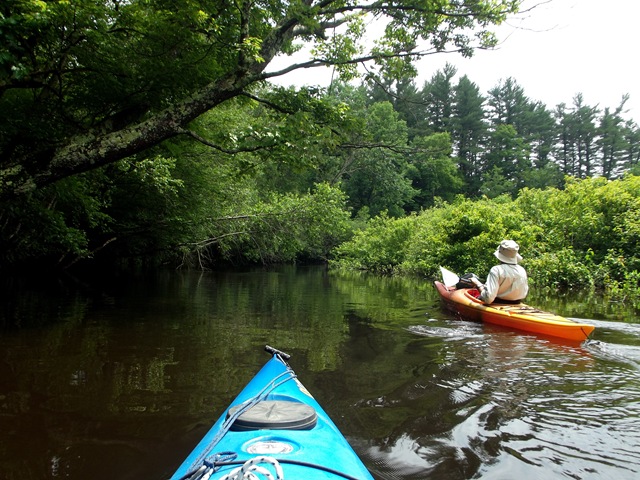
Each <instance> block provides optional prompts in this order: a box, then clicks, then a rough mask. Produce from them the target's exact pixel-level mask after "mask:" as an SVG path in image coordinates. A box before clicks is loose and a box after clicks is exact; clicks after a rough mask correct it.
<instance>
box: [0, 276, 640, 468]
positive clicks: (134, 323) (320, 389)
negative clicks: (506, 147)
mask: <svg viewBox="0 0 640 480" xmlns="http://www.w3.org/2000/svg"><path fill="white" fill-rule="evenodd" d="M3 281H4V282H5V285H4V289H3V291H4V292H5V293H6V294H7V295H5V296H3V299H2V304H1V305H2V306H1V308H0V326H1V328H2V332H1V334H0V355H1V356H0V472H2V478H3V479H7V480H14V479H15V480H17V479H21V480H24V479H27V480H29V479H54V478H59V477H62V478H68V479H72V480H73V479H86V478H92V479H95V480H101V479H105V480H106V479H109V480H111V479H122V480H128V479H139V478H145V479H163V478H168V477H169V476H170V474H171V473H172V472H173V471H174V470H175V468H177V466H178V465H179V464H180V462H181V461H182V459H183V458H184V457H185V456H186V454H187V453H188V452H189V451H190V449H191V448H193V446H194V445H195V444H196V443H197V441H198V440H199V439H200V438H201V436H202V435H203V434H204V433H205V432H206V430H207V429H208V428H209V426H210V425H211V424H212V422H213V421H214V420H215V419H216V418H217V416H218V415H219V414H220V412H221V411H222V410H223V409H224V408H225V407H226V406H227V405H228V403H229V402H230V401H231V400H232V399H233V397H234V396H235V395H236V394H237V393H238V392H239V391H240V389H241V388H242V387H243V386H244V385H245V383H246V382H247V381H248V380H249V379H250V378H251V377H252V376H253V374H254V373H255V372H256V371H257V370H258V369H259V368H260V366H261V365H262V364H263V362H264V361H265V360H266V357H265V356H264V353H263V352H262V347H263V346H264V345H265V344H271V345H274V346H276V347H278V348H280V349H282V350H285V351H288V352H289V353H291V354H292V360H291V364H292V366H293V367H294V368H295V370H296V372H297V374H298V376H299V377H300V378H301V380H302V381H303V383H304V384H305V386H307V388H308V389H309V390H310V391H311V392H312V393H313V394H314V396H315V397H316V398H317V399H318V401H319V402H320V403H321V404H322V405H323V407H325V410H327V412H328V413H329V415H330V416H331V417H332V418H333V419H334V421H335V422H336V424H337V425H338V427H339V428H340V429H341V430H342V432H343V433H344V434H345V436H346V437H347V438H348V440H349V441H350V442H351V443H352V445H353V446H354V447H355V449H356V450H357V452H358V453H359V454H360V455H361V456H362V458H363V459H364V461H365V462H366V464H367V466H368V467H369V468H370V469H371V471H372V473H373V474H374V476H375V477H376V478H378V479H426V478H434V479H470V478H498V479H506V478H518V477H520V478H545V479H546V478H581V479H589V478H593V479H596V478H616V479H627V478H629V479H631V478H635V477H636V473H635V472H637V471H640V453H638V452H640V371H639V369H638V368H637V366H638V362H639V360H640V354H639V352H638V348H639V346H640V327H639V326H638V318H635V317H633V316H632V315H630V316H627V317H622V316H620V310H619V307H616V308H617V310H616V315H617V316H616V317H615V318H616V319H617V320H613V319H612V318H611V317H610V316H605V315H600V313H597V312H596V313H594V310H592V309H591V307H590V306H589V304H588V303H583V304H581V303H580V302H579V301H578V300H572V299H569V298H563V299H560V300H559V301H558V302H557V303H554V302H553V298H548V297H545V298H541V299H540V303H539V304H538V303H536V301H535V299H532V301H531V302H530V303H531V304H532V305H536V306H539V307H540V308H543V309H545V310H550V311H556V312H558V313H560V314H565V315H566V316H569V315H570V316H572V317H577V318H584V319H590V318H597V320H594V323H595V324H596V331H595V334H594V335H593V340H592V341H589V342H587V343H585V344H583V345H579V344H578V345H569V344H565V343H562V342H558V341H553V340H551V339H548V338H543V337H539V336H535V335H526V334H520V333H517V332H513V331H509V330H506V329H500V328H492V327H490V326H486V325H482V324H477V323H470V322H463V321H460V320H457V319H455V318H453V317H451V316H450V315H449V314H448V313H447V312H446V311H444V310H443V309H442V308H441V305H440V301H439V299H438V297H437V293H436V292H435V290H434V289H433V286H432V285H431V283H430V282H427V281H424V280H419V279H406V278H405V279H401V278H378V277H373V276H368V275H363V274H355V273H354V274H346V275H338V274H335V273H330V272H328V271H327V270H326V269H324V268H319V267H305V268H303V267H287V268H276V269H255V270H244V271H240V270H238V271H233V272H209V273H201V272H157V273H154V274H152V275H144V276H120V277H111V278H107V277H104V278H101V279H100V280H99V281H96V280H86V281H84V282H77V281H74V282H69V281H68V280H65V281H59V280H56V281H53V282H52V281H50V280H44V279H42V280H41V281H38V282H35V283H34V282H33V279H32V280H29V281H18V280H15V279H13V280H11V281H8V280H7V279H5V280H3ZM604 308H605V307H604V306H602V305H599V306H598V310H597V311H598V312H601V311H603V309H604Z"/></svg>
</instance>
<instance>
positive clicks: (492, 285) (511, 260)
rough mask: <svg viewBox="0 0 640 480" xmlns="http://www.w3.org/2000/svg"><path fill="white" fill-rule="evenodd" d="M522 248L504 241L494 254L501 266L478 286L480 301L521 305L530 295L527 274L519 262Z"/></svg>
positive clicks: (511, 242)
mask: <svg viewBox="0 0 640 480" xmlns="http://www.w3.org/2000/svg"><path fill="white" fill-rule="evenodd" d="M518 250H520V246H519V245H518V244H517V243H516V242H514V241H513V240H503V241H502V242H500V245H498V248H497V250H496V251H495V252H494V253H493V254H494V255H495V256H496V258H497V259H498V260H500V264H499V265H495V266H493V267H491V270H489V275H488V276H487V281H486V282H485V283H484V285H482V284H480V285H478V290H479V291H480V300H482V301H483V302H484V303H487V304H489V303H493V302H494V301H495V300H496V299H497V300H498V301H503V302H508V303H519V302H521V301H522V300H524V298H525V297H526V296H527V294H528V293H529V283H528V280H527V272H526V270H525V269H524V268H522V266H521V265H518V262H520V261H522V257H521V256H520V254H519V253H518Z"/></svg>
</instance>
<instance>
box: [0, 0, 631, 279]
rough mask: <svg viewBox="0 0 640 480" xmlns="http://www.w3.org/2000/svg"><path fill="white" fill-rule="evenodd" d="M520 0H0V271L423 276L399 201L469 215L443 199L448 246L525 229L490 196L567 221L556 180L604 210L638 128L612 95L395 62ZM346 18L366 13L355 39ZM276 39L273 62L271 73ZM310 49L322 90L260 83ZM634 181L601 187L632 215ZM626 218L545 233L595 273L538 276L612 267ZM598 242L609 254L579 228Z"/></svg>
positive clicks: (427, 263)
mask: <svg viewBox="0 0 640 480" xmlns="http://www.w3.org/2000/svg"><path fill="white" fill-rule="evenodd" d="M519 3H520V2H517V1H500V2H495V1H479V0H474V1H464V2H449V1H440V0H420V1H417V0H416V1H409V2H408V1H402V2H400V1H398V2H364V3H360V2H351V1H349V2H344V1H330V0H327V1H323V2H314V1H307V0H305V1H294V2H276V3H273V2H268V3H265V2H240V3H235V4H227V3H225V2H206V1H195V2H191V1H190V2H164V1H156V0H154V1H144V2H143V1H131V2H112V1H109V2H91V1H82V0H80V1H59V2H58V1H51V2H42V1H33V0H9V1H8V2H5V3H3V5H2V6H1V7H0V38H1V39H2V43H1V45H2V47H1V48H2V50H1V51H0V245H1V247H0V267H2V268H8V267H14V268H20V267H22V266H38V267H39V268H45V269H53V268H55V269H66V268H70V267H72V266H77V265H82V264H85V263H88V262H93V263H94V264H96V263H97V264H105V265H114V264H118V265H140V264H149V265H169V266H172V267H179V266H189V267H195V268H215V267H218V266H220V265H225V264H232V265H238V264H248V263H261V264H268V263H276V262H301V261H305V262H318V261H322V262H325V261H327V260H329V259H332V258H337V259H338V260H339V261H338V262H337V263H336V264H338V263H339V264H341V265H343V266H344V265H347V264H351V265H352V266H353V267H354V268H366V269H370V270H374V271H385V272H413V273H420V274H432V273H433V268H435V267H434V266H435V265H437V264H438V263H444V260H447V259H452V258H453V257H451V255H452V253H451V252H450V251H448V250H446V249H445V250H438V249H435V250H434V251H430V250H429V249H427V245H425V244H423V243H422V242H420V241H417V242H416V245H423V246H424V248H425V250H424V251H422V252H421V253H420V252H418V251H415V252H412V253H411V255H409V254H408V253H407V251H405V247H406V245H404V244H403V245H400V244H398V245H396V247H397V248H396V247H394V248H389V245H388V244H387V242H391V245H393V244H394V242H396V241H398V242H400V241H401V240H402V239H403V238H404V237H403V236H406V235H409V233H410V231H411V235H416V234H418V233H417V232H418V231H419V230H420V229H421V228H423V226H422V225H421V224H420V222H417V220H416V219H418V218H430V219H431V220H433V221H434V222H435V219H436V218H437V217H438V215H440V214H441V213H442V212H444V211H450V210H455V211H458V210H460V208H463V207H464V209H467V210H471V211H474V212H475V211H481V212H484V215H485V216H486V218H484V219H482V221H480V219H476V218H475V214H473V215H472V216H471V217H469V218H467V217H464V216H463V217H460V218H458V217H455V216H454V218H456V221H457V222H459V223H460V224H459V225H455V226H451V228H452V229H453V231H457V230H456V229H462V230H464V232H462V233H460V236H459V237H455V238H450V239H449V240H448V241H450V242H452V244H451V246H452V247H454V246H455V245H457V243H459V244H460V245H458V247H456V248H460V249H461V248H462V247H463V246H464V247H466V246H467V242H468V241H470V240H469V238H467V236H466V235H467V234H471V233H473V232H477V235H478V238H477V239H476V240H474V241H475V242H480V243H481V244H482V246H483V247H487V246H488V245H489V244H491V242H496V241H499V238H497V237H499V236H500V235H502V234H504V235H507V234H508V233H510V232H512V233H513V234H514V236H518V239H520V240H522V241H523V242H524V244H525V245H532V244H537V243H538V241H539V240H541V239H540V238H538V237H537V235H538V233H536V232H537V230H536V228H538V227H536V228H534V227H533V226H530V225H528V224H527V222H526V221H525V220H523V219H519V220H518V221H515V220H513V219H511V220H509V222H510V223H509V222H507V223H506V224H502V223H500V222H501V221H502V220H500V218H498V217H496V221H497V222H498V223H496V225H493V226H491V225H490V223H491V222H492V221H493V220H494V217H495V214H492V213H491V211H492V210H494V209H495V208H496V206H497V205H498V206H503V205H504V206H506V208H508V209H512V210H513V214H514V215H516V214H518V215H521V216H523V218H525V217H526V218H529V217H527V216H526V215H525V213H524V212H523V211H522V208H523V207H524V200H523V199H527V201H530V202H531V208H533V206H535V205H538V207H539V209H540V211H539V212H537V213H536V215H538V216H540V218H546V217H545V215H546V216H550V218H551V217H553V215H556V214H557V215H560V212H565V214H569V212H570V213H571V214H572V215H576V219H572V220H571V221H572V222H574V225H575V226H576V228H578V227H579V226H580V225H581V223H580V221H579V218H578V217H579V216H580V215H582V214H583V213H582V211H581V210H580V209H579V208H575V207H574V206H573V205H572V204H571V203H570V202H568V201H561V200H560V199H563V198H567V197H565V195H566V194H567V193H569V192H572V191H580V192H582V193H581V194H584V195H588V196H589V198H591V199H592V200H593V201H595V202H596V203H602V204H603V205H606V208H605V207H603V212H604V210H606V211H607V212H609V213H611V212H613V211H614V210H615V209H618V208H621V207H620V206H619V205H618V204H616V203H615V202H614V201H612V200H611V199H609V196H611V195H614V193H615V194H616V195H617V194H618V193H620V192H619V191H618V190H616V189H617V188H622V189H627V190H628V188H627V187H626V185H636V184H635V183H633V182H634V180H632V179H633V178H635V177H634V176H633V175H634V174H635V175H638V174H640V170H639V168H640V167H639V166H638V164H639V160H640V132H639V129H638V125H637V123H636V122H635V121H633V120H632V119H629V118H627V116H626V110H625V102H626V101H627V99H628V97H627V96H626V95H622V98H621V102H620V104H619V105H614V106H610V107H604V108H601V107H599V106H591V105H588V104H586V103H585V101H584V99H583V98H582V96H581V95H580V94H579V93H578V94H576V95H575V97H574V98H572V99H567V100H568V101H567V103H563V104H560V105H556V106H552V107H548V106H546V105H544V104H543V103H542V102H540V101H537V100H535V99H531V98H529V97H528V96H527V94H526V92H525V91H524V89H523V88H522V87H521V86H520V85H518V82H517V80H516V79H514V78H507V79H497V80H496V85H495V87H493V88H492V89H490V90H489V91H488V92H481V91H480V89H479V88H478V86H477V85H476V84H475V83H474V82H473V79H471V78H468V77H467V76H465V75H462V76H459V75H458V72H457V71H456V69H455V68H454V67H453V66H451V65H447V66H446V67H445V68H443V69H442V70H441V71H439V72H436V74H434V75H433V77H432V78H430V79H429V80H428V81H426V82H425V83H424V84H423V85H417V84H416V82H415V78H416V73H417V72H416V69H415V65H414V63H413V61H414V60H416V59H417V58H420V57H421V56H424V55H430V54H433V53H438V52H456V54H462V55H471V54H472V53H473V49H474V48H477V47H491V46H492V45H493V44H494V43H495V38H494V37H493V36H492V35H491V33H490V30H491V27H492V26H494V25H497V24H499V23H500V22H502V21H504V20H505V19H506V18H508V17H509V16H510V15H513V14H515V13H516V12H517V10H518V7H519ZM365 18H376V19H379V20H380V21H383V22H387V28H386V29H385V30H384V34H383V35H381V36H380V38H377V39H376V42H374V43H370V42H369V40H368V39H367V37H366V28H365V22H364V19H365ZM302 46H305V47H310V48H309V49H306V48H305V51H308V52H309V56H308V58H307V59H306V60H304V61H301V62H300V61H298V63H295V62H294V61H293V60H292V59H293V58H294V57H287V55H288V54H290V53H294V52H296V51H298V50H299V49H300V48H301V47H302ZM278 55H280V56H281V57H282V56H285V57H286V58H289V59H291V62H290V63H289V65H288V66H285V67H279V69H278V70H273V69H270V68H271V65H272V62H273V59H274V58H275V57H276V56H278ZM296 58H297V57H296ZM362 64H366V65H367V67H366V69H365V70H362V69H359V68H357V67H358V66H359V65H362ZM326 65H330V66H333V68H334V69H335V79H334V81H333V82H332V83H331V85H330V86H329V87H328V88H317V87H299V88H294V87H289V88H284V87H278V86H276V85H273V84H271V83H269V80H270V79H273V78H274V77H277V76H282V75H286V73H288V72H290V71H293V70H296V69H313V68H314V67H316V66H326ZM362 72H365V74H364V75H363V76H358V75H360V74H361V73H362ZM592 182H596V183H593V184H592ZM598 182H601V183H598ZM577 185H585V186H583V187H578V186H577ZM587 185H596V186H598V188H594V190H593V191H591V190H588V188H587V187H586V186H587ZM605 185H611V186H608V187H606V188H605V187H604V186H605ZM618 185H625V187H618ZM601 187H602V188H601ZM611 192H614V193H611ZM629 195H631V197H630V198H631V199H632V200H628V197H629ZM601 196H602V197H603V198H600V197H601ZM636 197H637V196H636ZM636 197H634V195H633V194H628V193H625V195H624V196H622V197H619V198H617V200H620V201H623V202H627V203H624V206H625V208H629V209H630V212H635V211H636V210H634V208H636V207H635V206H634V205H635V203H634V201H635V200H633V198H636ZM572 198H574V197H572ZM575 198H577V197H575ZM575 198H574V199H575ZM627 200H628V201H627ZM576 201H577V200H576ZM545 202H546V203H545ZM543 204H544V205H545V207H544V208H542V206H540V205H543ZM547 208H548V209H551V210H552V211H551V212H547V213H545V215H542V213H541V212H545V209H547ZM607 209H608V210H607ZM612 209H613V210H612ZM615 211H618V210H615ZM438 212H440V213H438ZM603 212H600V213H598V212H596V213H594V217H593V218H596V217H597V216H598V215H600V214H601V213H602V214H604V213H603ZM527 215H528V214H527ZM634 215H635V213H632V214H630V215H629V216H627V217H625V216H618V217H616V218H615V220H610V221H609V220H607V221H609V222H610V223H608V224H607V225H606V228H604V229H603V230H602V231H600V233H599V235H600V236H599V237H598V240H597V241H596V240H595V239H591V240H586V239H585V238H586V237H584V238H583V240H582V243H581V244H580V245H576V244H574V243H573V240H572V241H571V242H569V243H568V244H564V243H562V242H560V241H559V243H558V244H557V245H554V247H558V248H561V249H569V250H570V251H571V252H573V254H574V255H579V261H578V262H576V265H580V264H581V262H582V260H583V258H587V257H588V258H590V260H589V261H591V262H597V264H598V265H599V266H603V265H604V266H607V268H604V267H602V269H601V270H598V271H597V272H596V269H593V268H591V269H590V270H589V272H586V273H588V275H587V274H585V275H582V273H585V272H582V271H580V272H575V275H573V276H571V275H568V274H567V275H564V274H562V275H559V276H553V278H551V277H549V278H548V279H547V283H549V284H557V286H563V285H564V286H566V285H569V283H571V282H573V283H575V282H578V283H581V284H584V285H595V286H604V285H605V284H606V283H607V282H609V280H611V281H615V282H622V283H615V284H616V285H618V284H619V285H626V284H625V283H624V282H632V281H633V278H635V277H633V275H634V274H633V272H634V271H636V270H637V265H636V263H637V259H636V257H635V254H634V253H633V252H634V251H636V250H637V248H635V247H637V234H636V233H637V232H636V230H637V225H636V223H637V217H634ZM431 216H433V217H431ZM530 218H531V219H532V220H533V219H534V217H533V216H531V217H530ZM431 220H430V221H431ZM498 220H500V221H498ZM536 221H537V219H536ZM549 221H551V220H549ZM465 222H467V223H465ZM468 222H470V223H468ZM478 222H480V223H478ZM625 222H627V223H625ZM435 223H437V222H435ZM500 225H502V227H501V226H500ZM505 225H507V226H510V228H512V229H511V230H509V229H508V228H506V226H505ZM585 225H588V224H585ZM503 227H504V228H503ZM547 227H548V225H546V226H544V228H547ZM416 228H417V229H418V230H416V231H415V232H414V231H413V230H414V229H416ZM465 228H468V231H467V230H465ZM541 228H542V227H541ZM589 228H590V227H589ZM587 231H588V228H587V229H586V230H585V229H584V228H583V231H580V232H579V234H578V233H576V234H575V235H576V236H577V237H580V235H583V234H585V235H586V233H585V232H587ZM622 231H625V232H628V235H627V236H626V237H624V239H621V238H618V236H620V232H622ZM465 232H466V233H465ZM634 232H636V233H634ZM516 234H517V235H516ZM616 235H617V236H616ZM387 236H388V238H386V237H387ZM494 237H495V238H494ZM365 238H368V239H369V240H370V241H371V242H372V243H371V244H368V243H367V241H365ZM543 240H544V239H543ZM546 240H548V239H546ZM546 240H545V241H542V242H540V245H544V244H545V242H546ZM609 240H611V241H612V242H614V243H615V245H617V247H616V248H615V249H602V248H600V247H599V248H595V247H594V246H590V245H589V242H592V243H593V244H594V245H595V244H598V245H599V242H606V241H609ZM358 242H363V243H361V244H360V243H358ZM634 242H635V243H634ZM472 243H473V242H472ZM437 244H438V243H437V242H435V243H434V244H433V245H437ZM361 245H365V246H367V248H364V247H362V248H361ZM413 248H417V247H413ZM590 248H591V250H589V249H590ZM634 248H635V250H634ZM357 250H359V251H360V253H361V255H362V256H363V257H362V258H358V257H357V255H355V253H354V252H355V251H357ZM452 251H455V252H458V253H459V254H460V257H459V258H458V259H457V260H456V263H453V264H450V265H449V266H450V267H452V268H455V267H460V268H463V267H464V268H469V269H471V268H478V269H481V268H484V267H486V265H485V264H484V263H482V261H481V260H477V261H478V262H480V263H473V261H476V260H473V261H472V257H473V256H474V255H475V254H476V253H477V251H467V252H466V253H463V252H462V250H456V249H455V248H454V249H453V250H452ZM563 251H564V250H563ZM590 251H591V252H592V253H589V252H590ZM387 255H389V258H387ZM616 255H618V256H616ZM620 255H621V256H620ZM377 257H379V258H377ZM396 257H397V258H396ZM530 257H531V261H532V262H534V263H531V265H538V267H535V266H534V267H533V272H534V279H535V278H537V279H538V280H537V281H539V282H542V281H543V278H544V277H543V276H542V275H543V273H542V272H543V271H544V269H547V270H546V271H547V273H548V274H549V275H551V273H550V272H555V271H557V269H558V268H560V267H558V266H557V265H556V267H557V268H556V267H554V264H553V262H552V260H549V258H547V257H543V256H541V257H539V258H542V259H543V260H544V261H543V260H539V259H538V256H537V255H531V256H530ZM563 258H572V257H570V256H568V255H565V256H564V257H563ZM408 259H409V260H408ZM616 259H617V260H616ZM620 259H622V260H620ZM485 260H486V258H485ZM407 262H409V263H407ZM535 262H539V263H537V264H535ZM569 263H571V262H569ZM594 265H595V263H594ZM609 267H611V269H612V270H611V271H609ZM554 268H556V269H555V270H554ZM561 268H568V267H567V265H562V267H561ZM576 268H577V267H576ZM599 268H600V267H599ZM634 269H635V270H634ZM536 271H538V273H536ZM478 273H481V272H480V271H479V272H478ZM578 274H580V275H578ZM594 275H595V276H594ZM558 278H559V279H560V280H557V279H558ZM569 279H572V280H571V282H569ZM629 279H631V280H629ZM573 283H571V284H573ZM610 285H614V283H610Z"/></svg>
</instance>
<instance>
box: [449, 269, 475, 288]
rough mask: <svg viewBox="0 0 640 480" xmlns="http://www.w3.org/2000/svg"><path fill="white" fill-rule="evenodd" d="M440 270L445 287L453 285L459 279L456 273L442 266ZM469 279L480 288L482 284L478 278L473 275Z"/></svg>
mask: <svg viewBox="0 0 640 480" xmlns="http://www.w3.org/2000/svg"><path fill="white" fill-rule="evenodd" d="M440 272H441V273H442V283H444V286H445V287H455V286H456V285H457V284H458V282H459V281H460V277H458V275H456V274H455V273H453V272H452V271H450V270H447V269H446V268H444V267H440ZM469 280H470V281H471V283H473V284H474V285H475V286H476V287H477V288H480V287H481V286H483V285H482V282H480V280H478V279H477V278H475V276H472V277H470V278H469Z"/></svg>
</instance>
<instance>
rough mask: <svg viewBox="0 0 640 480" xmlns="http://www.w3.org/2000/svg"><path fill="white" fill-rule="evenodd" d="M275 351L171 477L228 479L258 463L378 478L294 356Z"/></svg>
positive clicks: (297, 473)
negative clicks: (300, 375) (295, 366)
mask: <svg viewBox="0 0 640 480" xmlns="http://www.w3.org/2000/svg"><path fill="white" fill-rule="evenodd" d="M268 348H270V347H268ZM269 351H271V352H272V353H273V352H277V353H274V354H273V357H272V358H271V360H269V361H268V362H267V363H266V364H265V365H264V366H263V367H262V369H261V370H260V371H259V372H258V373H257V374H256V375H255V377H253V379H252V380H251V381H250V382H249V383H248V384H247V386H246V387H245V388H244V389H243V390H242V392H240V394H239V395H238V396H237V397H236V399H235V400H234V401H233V402H232V403H231V405H230V406H229V407H228V408H227V409H226V410H225V412H224V413H223V414H222V415H221V416H220V418H219V419H218V421H217V422H216V423H215V424H214V425H213V427H212V428H211V429H210V430H209V432H208V433H207V434H206V435H205V436H204V437H203V438H202V440H201V441H200V443H199V444H198V445H197V446H196V448H195V449H194V450H193V451H192V452H191V454H190V455H189V456H188V457H187V458H186V459H185V461H184V462H183V464H182V465H181V466H180V467H179V468H178V470H177V471H176V472H175V473H174V475H173V476H172V477H171V479H172V480H187V479H189V480H191V479H194V480H195V479H199V478H201V477H200V475H206V474H209V473H210V474H211V476H210V477H205V478H210V479H223V478H225V477H226V476H227V475H229V474H230V473H232V472H233V471H234V470H236V469H239V468H245V469H249V468H251V467H252V466H253V467H255V468H263V469H266V470H267V471H269V472H271V473H272V474H273V472H274V470H275V472H276V473H275V474H273V477H270V478H283V479H286V480H291V479H308V480H319V479H326V480H331V479H333V480H335V479H338V478H339V479H343V480H344V479H352V480H353V479H358V480H373V477H372V476H371V474H370V473H369V471H368V470H367V469H366V467H365V466H364V464H363V463H362V461H361V460H360V458H359V457H358V456H357V454H356V453H355V452H354V451H353V449H352V448H351V446H350V445H349V443H348V442H347V440H346V439H345V438H344V436H343V435H342V433H341V432H340V431H339V430H338V428H337V427H336V425H335V424H334V423H333V421H332V420H331V419H330V418H329V416H328V415H327V413H326V412H325V411H324V410H323V409H322V407H321V406H320V405H319V404H318V402H317V401H316V400H315V399H314V398H313V397H312V396H311V394H310V393H309V392H308V391H307V389H306V388H305V387H304V386H303V385H302V384H301V383H300V381H298V379H297V378H296V375H295V373H294V371H293V370H292V369H291V368H290V367H289V365H288V364H287V363H286V361H285V358H288V356H286V354H283V353H282V352H278V351H277V350H274V349H271V350H269ZM283 356H286V357H285V358H283ZM278 469H280V471H279V470H278ZM278 473H280V474H281V475H278ZM263 475H264V473H263ZM238 478H245V477H243V476H240V477H238ZM246 478H251V477H246ZM256 478H263V477H262V476H260V477H256ZM265 478H267V477H266V476H265Z"/></svg>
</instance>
